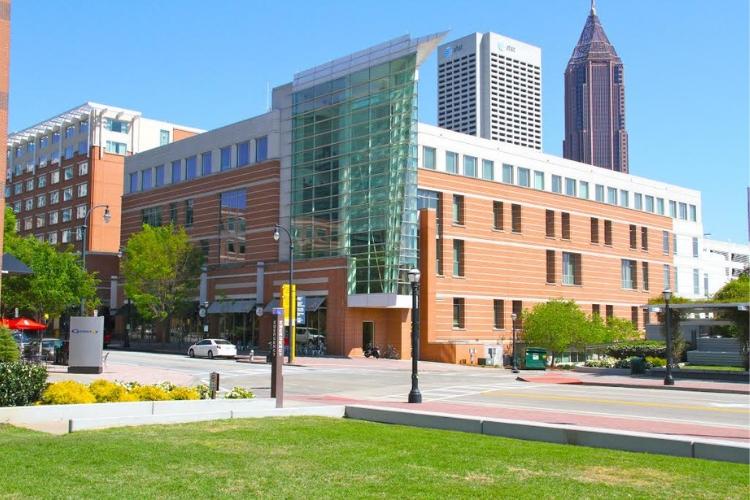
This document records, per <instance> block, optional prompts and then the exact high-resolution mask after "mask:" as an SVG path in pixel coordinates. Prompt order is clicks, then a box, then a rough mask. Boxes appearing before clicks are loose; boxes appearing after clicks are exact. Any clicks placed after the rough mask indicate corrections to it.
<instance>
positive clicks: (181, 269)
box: [122, 224, 203, 326]
mask: <svg viewBox="0 0 750 500" xmlns="http://www.w3.org/2000/svg"><path fill="white" fill-rule="evenodd" d="M202 261H203V256H202V254H201V252H200V250H199V249H198V248H196V247H195V246H193V244H192V243H190V240H189V238H188V235H187V233H186V232H185V229H184V228H182V227H179V228H175V227H174V226H172V225H169V226H161V227H152V226H149V225H148V224H144V226H143V229H142V230H141V231H140V232H138V233H136V234H134V235H133V236H131V237H130V239H129V240H128V244H127V247H126V248H125V255H124V258H123V261H122V274H123V277H124V278H125V293H127V295H128V297H129V298H130V299H131V300H132V301H133V304H134V305H135V307H136V308H137V309H138V312H139V313H140V314H141V315H142V316H143V317H144V318H145V319H148V320H153V321H159V322H161V321H163V322H165V326H166V325H168V324H169V319H170V317H171V316H172V314H174V312H175V311H176V310H177V309H178V308H180V307H184V306H185V304H187V303H188V302H191V301H192V300H193V297H195V295H196V293H197V289H198V277H199V274H200V268H201V264H202Z"/></svg>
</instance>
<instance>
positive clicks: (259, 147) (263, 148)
mask: <svg viewBox="0 0 750 500" xmlns="http://www.w3.org/2000/svg"><path fill="white" fill-rule="evenodd" d="M267 159H268V136H265V135H264V136H263V137H258V138H257V139H255V161H256V162H260V161H266V160H267Z"/></svg>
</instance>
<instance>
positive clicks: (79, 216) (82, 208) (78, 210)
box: [76, 205, 86, 219]
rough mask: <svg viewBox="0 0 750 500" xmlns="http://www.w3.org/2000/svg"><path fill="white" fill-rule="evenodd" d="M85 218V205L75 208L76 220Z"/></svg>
mask: <svg viewBox="0 0 750 500" xmlns="http://www.w3.org/2000/svg"><path fill="white" fill-rule="evenodd" d="M85 218H86V205H78V206H77V207H76V219H85Z"/></svg>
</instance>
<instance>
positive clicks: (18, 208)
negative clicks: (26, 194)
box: [13, 200, 21, 213]
mask: <svg viewBox="0 0 750 500" xmlns="http://www.w3.org/2000/svg"><path fill="white" fill-rule="evenodd" d="M13 211H14V212H15V213H20V212H21V201H20V200H19V201H17V202H15V203H13Z"/></svg>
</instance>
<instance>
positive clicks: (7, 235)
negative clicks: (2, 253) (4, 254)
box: [3, 207, 17, 245]
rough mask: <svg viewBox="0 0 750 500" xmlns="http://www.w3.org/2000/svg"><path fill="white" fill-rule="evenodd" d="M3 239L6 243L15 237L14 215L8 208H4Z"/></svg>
mask: <svg viewBox="0 0 750 500" xmlns="http://www.w3.org/2000/svg"><path fill="white" fill-rule="evenodd" d="M3 220H4V222H3V224H4V227H3V239H4V240H5V242H6V245H7V241H8V239H14V238H15V237H16V220H17V219H16V213H15V212H14V211H13V209H12V208H10V207H5V219H3Z"/></svg>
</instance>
